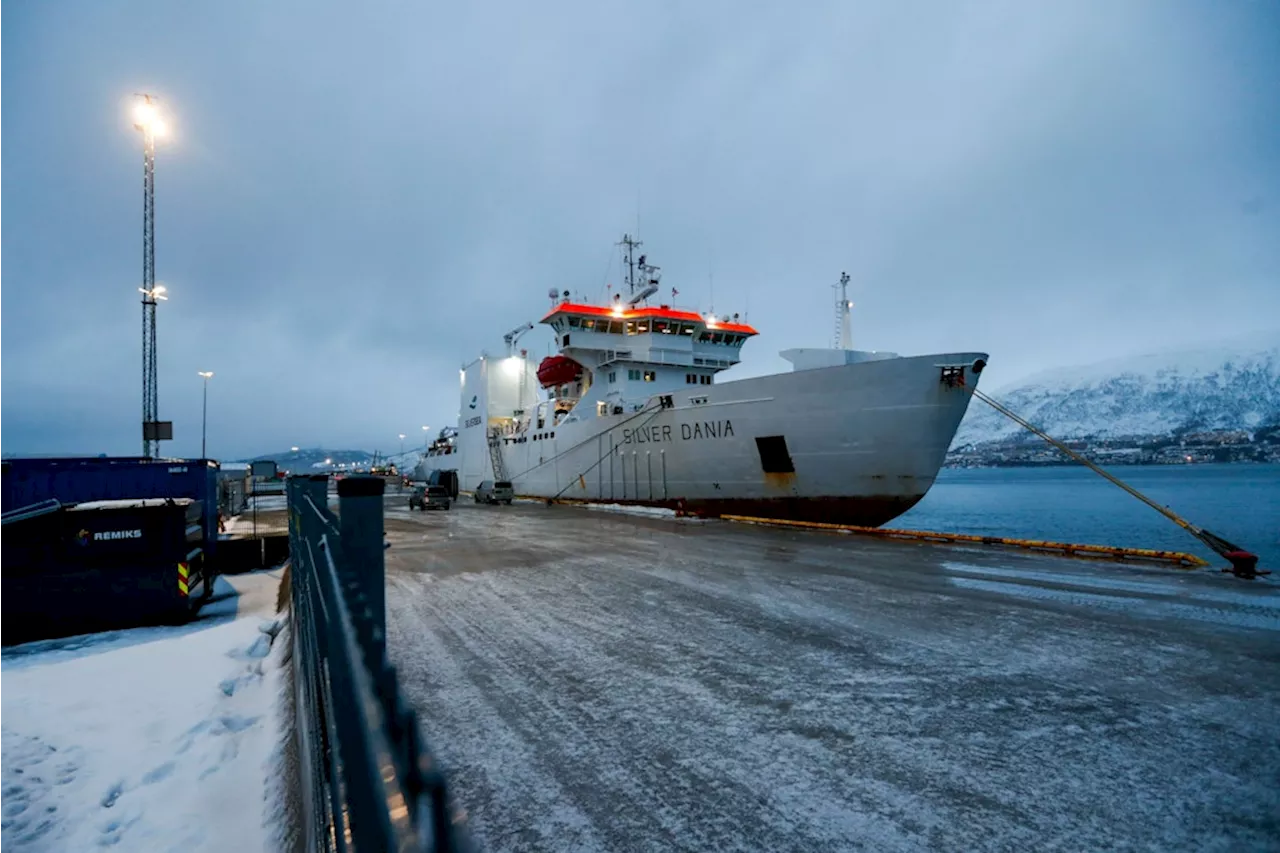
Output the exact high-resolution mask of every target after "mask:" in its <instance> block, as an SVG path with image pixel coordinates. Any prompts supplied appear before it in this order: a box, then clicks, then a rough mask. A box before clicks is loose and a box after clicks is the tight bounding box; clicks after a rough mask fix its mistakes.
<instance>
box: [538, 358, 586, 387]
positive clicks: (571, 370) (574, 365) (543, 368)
mask: <svg viewBox="0 0 1280 853" xmlns="http://www.w3.org/2000/svg"><path fill="white" fill-rule="evenodd" d="M581 375H582V365H581V364H578V362H576V361H574V360H573V359H571V358H569V357H568V356H567V355H549V356H547V357H546V358H544V359H543V360H542V363H541V364H539V365H538V382H540V383H541V384H542V387H543V388H550V387H551V386H553V385H564V384H566V383H568V382H572V381H573V380H575V379H577V378H578V377H579V376H581Z"/></svg>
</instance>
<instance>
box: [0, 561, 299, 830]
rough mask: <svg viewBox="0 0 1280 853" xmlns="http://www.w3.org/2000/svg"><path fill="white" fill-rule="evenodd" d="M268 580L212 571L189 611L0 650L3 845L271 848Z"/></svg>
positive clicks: (276, 673) (275, 683)
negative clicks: (184, 620)
mask: <svg viewBox="0 0 1280 853" xmlns="http://www.w3.org/2000/svg"><path fill="white" fill-rule="evenodd" d="M278 583H279V572H260V573H255V574H253V575H242V576H238V577H235V578H232V579H231V583H230V584H228V583H227V581H225V580H222V579H220V580H219V585H218V589H217V591H218V594H217V595H215V600H214V602H212V603H211V604H209V605H207V606H206V608H205V610H204V612H202V614H201V617H200V619H198V620H197V621H196V622H194V623H192V624H190V625H185V626H180V627H166V628H138V629H133V630H127V631H111V632H106V633H102V634H89V635H83V636H79V637H71V638H67V639H61V640H50V641H43V642H37V643H28V644H26V645H22V646H15V647H12V648H8V649H5V650H4V653H3V664H2V672H3V709H2V710H3V717H2V721H0V722H2V725H0V734H2V739H3V744H2V747H0V748H2V753H3V754H2V758H3V761H2V762H0V764H2V765H3V766H2V769H0V773H2V775H3V785H4V788H3V793H4V798H3V824H2V830H0V833H2V835H0V840H2V846H3V848H4V850H5V851H6V853H16V852H17V851H29V853H38V851H63V850H89V849H93V848H95V847H111V846H115V847H116V848H117V849H120V850H140V851H141V850H181V851H201V850H209V851H215V850H216V851H221V850H235V851H238V853H249V851H257V850H267V849H274V841H273V837H274V836H273V834H272V830H271V829H270V828H269V827H270V826H271V824H270V820H271V818H272V815H268V814H267V803H266V795H265V791H266V785H267V777H268V774H269V773H270V772H271V767H270V766H269V761H270V759H269V756H272V755H274V754H275V747H276V744H277V741H278V739H279V731H280V726H279V721H278V718H277V710H276V709H277V697H278V695H279V692H280V690H281V689H282V684H281V673H280V660H281V654H282V652H283V647H284V646H285V643H284V642H276V643H274V644H273V636H274V635H275V633H276V632H278V631H279V629H280V625H281V622H280V621H279V620H278V619H275V618H264V617H269V616H270V611H271V610H274V591H275V589H276V586H277V585H278ZM231 584H234V585H235V586H236V587H238V588H239V590H240V591H241V592H243V593H244V594H243V595H238V594H237V590H236V589H232V587H231ZM273 645H274V647H273Z"/></svg>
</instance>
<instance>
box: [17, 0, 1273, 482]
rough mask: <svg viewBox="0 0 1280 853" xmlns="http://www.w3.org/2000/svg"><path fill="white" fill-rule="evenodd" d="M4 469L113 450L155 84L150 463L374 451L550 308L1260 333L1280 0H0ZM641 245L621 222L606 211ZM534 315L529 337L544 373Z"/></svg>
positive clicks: (996, 348) (893, 323)
mask: <svg viewBox="0 0 1280 853" xmlns="http://www.w3.org/2000/svg"><path fill="white" fill-rule="evenodd" d="M2 14H3V29H2V34H3V51H2V54H0V57H2V62H3V78H2V80H3V127H4V131H5V132H4V137H3V164H2V166H3V256H2V257H3V269H2V270H0V273H2V276H3V291H2V296H3V306H2V308H3V310H2V319H3V339H2V344H3V359H2V362H0V366H2V369H3V386H2V390H3V449H4V451H6V452H28V453H31V452H59V453H60V452H90V453H98V452H108V453H127V454H136V453H138V452H139V451H140V449H141V448H140V438H139V432H140V428H139V426H138V424H139V421H140V415H141V390H140V388H141V378H140V374H141V366H140V362H141V354H140V326H141V309H140V306H139V304H138V299H139V294H138V292H137V286H138V283H139V281H140V275H141V272H140V269H141V259H140V256H141V230H142V229H141V219H142V209H141V208H142V204H141V196H142V193H141V184H142V162H141V161H142V156H141V140H140V137H139V135H138V134H137V133H136V132H134V131H133V130H132V129H131V127H130V121H129V113H128V105H129V98H130V95H131V94H132V93H134V92H139V91H148V92H154V93H157V94H158V95H159V96H160V98H161V104H162V105H163V107H164V109H165V110H166V111H167V113H168V120H169V123H170V126H171V128H172V131H173V132H172V133H171V135H170V136H169V137H168V138H167V139H165V140H163V141H162V144H161V145H160V148H159V153H158V155H157V167H156V168H157V178H156V184H157V198H156V210H157V249H156V270H157V279H158V280H159V281H161V282H163V283H164V284H166V286H167V287H168V288H169V290H170V293H171V297H172V298H171V300H170V301H169V302H166V303H163V304H162V305H161V306H160V321H159V350H160V380H159V382H160V384H159V400H160V415H161V417H162V418H164V419H171V420H172V421H173V422H174V431H175V435H176V440H175V441H174V442H172V443H167V444H166V445H165V448H164V450H165V452H166V453H170V454H173V455H184V454H195V453H198V452H199V447H200V405H201V398H200V390H201V389H200V383H201V380H200V378H199V377H198V376H197V375H196V372H197V371H198V370H212V371H215V373H216V375H215V377H214V378H213V380H212V381H211V383H210V386H209V436H210V438H209V449H210V454H211V455H215V456H223V457H226V458H231V457H235V456H238V455H244V454H252V453H264V452H270V451H276V450H280V449H282V448H287V447H288V446H290V445H294V444H297V445H304V446H316V445H323V446H326V447H330V448H338V447H358V448H363V449H368V450H372V449H375V448H378V449H381V450H384V451H386V450H395V449H397V448H398V444H399V441H398V439H397V438H396V436H397V434H398V433H401V432H404V433H407V434H409V435H410V439H409V441H410V442H413V441H415V440H420V439H421V436H422V426H423V425H424V424H426V425H430V426H431V427H432V432H435V431H436V430H437V429H438V428H439V427H440V426H442V425H444V424H446V423H453V422H454V421H455V420H456V412H457V407H458V399H457V394H458V392H457V388H458V372H457V371H458V367H459V366H460V364H461V363H462V362H463V361H464V360H470V359H471V358H473V357H475V356H476V355H478V354H479V352H480V350H481V349H482V348H488V350H489V351H490V352H492V353H500V352H502V351H503V350H502V340H501V336H502V334H503V332H505V331H507V330H508V329H510V328H512V327H514V326H516V325H518V324H519V323H521V322H524V321H526V320H537V319H538V318H539V317H541V316H542V314H543V313H544V312H545V310H546V308H547V306H548V299H547V296H546V294H547V291H548V289H549V288H551V287H555V288H558V289H568V290H571V291H574V292H575V293H578V292H581V293H583V294H587V295H590V296H596V295H600V294H602V293H603V292H604V287H605V285H606V284H608V283H612V284H614V285H615V286H617V285H618V284H620V282H621V279H620V277H619V273H618V264H617V261H616V257H617V255H616V252H617V250H616V249H615V247H614V245H613V244H614V243H615V242H616V241H617V240H618V239H620V237H621V236H622V234H623V232H626V231H630V232H633V233H634V232H636V231H637V230H638V232H639V234H640V236H641V238H642V239H643V240H644V241H645V251H646V252H647V253H648V255H649V257H650V259H651V260H652V261H653V262H654V263H658V264H660V265H661V266H662V267H663V271H664V279H663V284H664V288H670V287H672V286H674V287H676V288H677V289H678V290H679V291H680V293H679V297H678V298H677V300H676V301H677V302H678V303H682V304H687V305H689V306H690V307H697V308H700V309H704V310H705V309H706V308H708V307H710V306H711V302H712V282H713V281H714V307H715V309H716V311H717V312H719V313H725V312H728V313H732V312H735V311H736V312H746V313H747V314H748V317H749V320H750V321H751V322H752V323H753V324H754V325H755V326H756V327H757V328H758V329H759V330H760V332H761V335H760V337H759V338H757V339H755V340H754V341H752V342H751V343H749V344H748V345H747V347H746V350H745V354H744V363H743V365H741V366H740V367H738V368H736V369H735V370H734V371H733V372H732V373H731V374H728V377H732V376H736V375H743V376H745V375H755V374H760V373H767V372H773V371H775V370H785V369H787V368H788V365H787V363H786V362H784V361H782V360H781V359H780V358H778V357H777V352H778V351H779V350H781V349H785V348H788V347H793V346H825V345H829V342H830V336H831V330H832V317H831V307H830V306H831V299H832V290H831V287H830V285H831V284H832V283H833V282H835V281H836V280H837V279H838V278H839V275H840V272H841V271H842V270H847V271H848V272H849V273H850V275H851V276H852V288H851V298H852V299H853V300H854V302H855V303H856V307H855V309H854V311H855V314H854V333H855V344H856V345H857V346H858V347H859V348H866V349H890V350H894V351H896V352H901V353H904V354H918V353H929V352H944V351H952V350H971V349H976V350H985V351H987V352H990V353H991V369H990V373H989V375H988V378H987V382H988V383H989V386H988V387H997V386H998V385H999V384H1002V383H1005V382H1008V381H1011V380H1013V379H1016V378H1017V377H1018V376H1021V375H1025V374H1029V373H1033V372H1035V371H1038V370H1041V369H1044V368H1048V367H1052V366H1054V365H1060V364H1075V363H1080V362H1087V361H1091V360H1095V359H1101V358H1106V357H1112V356H1118V355H1123V354H1126V353H1132V352H1141V351H1144V350H1150V349H1156V348H1164V347H1167V346H1169V345H1170V344H1171V343H1175V344H1176V343H1180V342H1184V341H1185V342H1187V343H1199V342H1203V341H1206V340H1218V339H1222V338H1224V337H1229V336H1231V335H1232V334H1234V333H1236V332H1240V333H1245V332H1255V333H1256V332H1259V331H1263V330H1266V329H1268V328H1272V329H1275V328H1280V321H1277V319H1276V318H1280V120H1277V105H1278V104H1280V38H1277V37H1276V34H1277V33H1278V32H1280V3H1276V2H1273V0H1265V2H1264V1H1263V0H1259V1H1258V2H1249V0H1237V2H1231V3H1206V2H1192V0H1188V1H1187V2H1179V1H1178V0H1151V2H1142V0H1126V2H1120V3H1117V2H1114V0H1097V2H1091V1H1090V0H1067V2H1026V0H1009V2H990V3H988V2H965V3H951V2H942V1H941V0H932V2H902V0H892V2H883V3H873V2H850V0H834V2H826V3H823V2H816V0H814V2H805V3H758V4H747V3H733V2H721V3H715V2H703V0H698V2H683V3H673V2H657V0H653V1H652V2H637V3H632V4H622V3H616V2H601V0H592V2H581V3H559V4H557V3H552V4H545V3H539V4H531V3H517V2H512V3H450V4H440V3H436V4H426V3H409V2H405V3H368V4H351V3H321V2H315V0H309V2H305V3H304V2H280V0H273V2H269V3H262V2H257V0H232V1H231V2H228V0H221V2H217V3H201V4H188V3H171V2H170V3H162V2H156V3H141V2H110V3H101V2H89V0H85V2H53V0H49V2H7V3H5V4H4V5H3V12H2ZM637 223H638V224H637ZM550 340H551V335H550V332H549V330H547V329H545V328H544V327H539V329H538V330H537V331H535V332H533V333H530V334H529V335H528V336H527V337H526V338H525V341H524V343H525V345H526V346H527V347H528V348H529V349H530V351H531V353H532V354H534V355H537V356H539V357H541V356H542V355H545V353H546V349H547V346H548V345H549V343H550Z"/></svg>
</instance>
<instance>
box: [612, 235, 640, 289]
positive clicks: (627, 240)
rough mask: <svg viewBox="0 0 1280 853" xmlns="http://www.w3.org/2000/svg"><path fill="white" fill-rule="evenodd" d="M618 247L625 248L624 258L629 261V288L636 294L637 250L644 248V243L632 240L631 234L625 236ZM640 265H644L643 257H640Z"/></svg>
mask: <svg viewBox="0 0 1280 853" xmlns="http://www.w3.org/2000/svg"><path fill="white" fill-rule="evenodd" d="M618 245H619V246H623V247H624V248H625V251H624V256H625V257H626V259H627V288H628V289H629V290H630V291H631V292H632V293H633V294H634V293H635V292H636V260H635V250H636V249H638V248H640V247H641V246H643V245H644V243H642V242H640V241H639V240H633V239H631V235H630V234H623V235H622V242H621V243H618ZM640 263H641V265H643V264H644V256H643V255H642V256H641V257H640Z"/></svg>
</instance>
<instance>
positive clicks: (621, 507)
mask: <svg viewBox="0 0 1280 853" xmlns="http://www.w3.org/2000/svg"><path fill="white" fill-rule="evenodd" d="M585 506H587V507H588V508H590V509H598V510H604V511H605V512H621V513H626V514H627V515H647V516H650V517H652V518H675V517H676V511H675V510H674V509H667V508H666V507H661V506H636V505H634V504H586V505H585Z"/></svg>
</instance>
